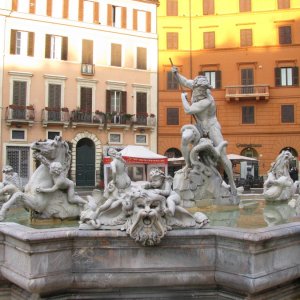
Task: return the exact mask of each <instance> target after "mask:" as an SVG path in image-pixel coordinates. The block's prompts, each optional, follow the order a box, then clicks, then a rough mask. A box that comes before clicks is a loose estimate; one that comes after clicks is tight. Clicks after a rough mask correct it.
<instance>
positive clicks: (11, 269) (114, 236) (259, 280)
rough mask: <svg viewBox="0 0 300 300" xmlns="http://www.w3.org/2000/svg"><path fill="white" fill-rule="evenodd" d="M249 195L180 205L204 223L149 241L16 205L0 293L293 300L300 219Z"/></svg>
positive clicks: (298, 292) (0, 266) (0, 255)
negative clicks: (51, 218) (42, 217)
mask: <svg viewBox="0 0 300 300" xmlns="http://www.w3.org/2000/svg"><path fill="white" fill-rule="evenodd" d="M251 197H252V198H249V199H247V197H244V198H245V199H244V200H243V201H242V205H241V206H240V207H228V206H227V207H214V206H213V205H210V206H206V207H203V206H202V207H201V205H200V207H198V208H197V207H193V208H189V210H191V211H195V210H197V209H199V210H200V211H202V212H204V213H206V214H207V215H208V216H209V217H210V220H211V221H210V224H209V225H208V226H206V227H205V228H203V229H178V230H172V231H170V232H168V233H167V235H166V236H165V237H164V238H163V240H162V241H161V243H160V244H159V245H158V246H154V247H145V246H142V245H140V244H138V243H136V242H135V241H134V240H132V239H131V238H130V237H128V236H127V234H126V233H125V232H122V231H116V230H98V231H97V230H93V231H90V230H79V229H78V222H77V221H76V220H70V221H63V222H61V221H57V222H55V223H51V224H49V222H48V221H42V222H30V220H29V213H28V212H26V211H25V210H23V209H19V208H15V209H13V210H11V211H10V212H9V215H8V219H7V222H3V223H0V271H1V285H0V299H30V297H36V298H34V299H221V300H222V299H280V300H282V299H293V300H295V299H300V219H299V217H298V215H297V214H294V213H293V211H291V210H289V209H287V208H286V203H280V204H277V206H269V205H266V204H265V203H264V201H262V200H261V199H258V198H257V197H255V196H253V195H251ZM17 219H18V223H16V220H17ZM47 222H48V223H47ZM49 227H51V228H49ZM32 299H33V298H32Z"/></svg>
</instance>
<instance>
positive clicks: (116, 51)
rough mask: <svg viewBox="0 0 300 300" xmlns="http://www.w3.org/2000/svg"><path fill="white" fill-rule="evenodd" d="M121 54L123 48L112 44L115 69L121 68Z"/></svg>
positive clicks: (112, 63)
mask: <svg viewBox="0 0 300 300" xmlns="http://www.w3.org/2000/svg"><path fill="white" fill-rule="evenodd" d="M121 52H122V46H121V45H120V44H111V63H110V64H111V65H112V66H115V67H121V62H122V58H121Z"/></svg>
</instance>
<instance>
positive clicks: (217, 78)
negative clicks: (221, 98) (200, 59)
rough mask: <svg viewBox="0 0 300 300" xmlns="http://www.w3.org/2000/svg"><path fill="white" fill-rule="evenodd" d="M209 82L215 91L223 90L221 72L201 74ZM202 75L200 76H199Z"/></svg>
mask: <svg viewBox="0 0 300 300" xmlns="http://www.w3.org/2000/svg"><path fill="white" fill-rule="evenodd" d="M201 74H203V75H204V76H206V78H207V79H208V81H209V84H210V85H211V86H212V87H213V88H214V89H219V88H221V71H204V72H201ZM199 75H200V74H199Z"/></svg>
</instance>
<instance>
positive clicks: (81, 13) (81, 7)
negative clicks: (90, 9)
mask: <svg viewBox="0 0 300 300" xmlns="http://www.w3.org/2000/svg"><path fill="white" fill-rule="evenodd" d="M83 2H84V0H79V3H78V4H79V6H78V21H80V22H82V21H83V4H84V3H83Z"/></svg>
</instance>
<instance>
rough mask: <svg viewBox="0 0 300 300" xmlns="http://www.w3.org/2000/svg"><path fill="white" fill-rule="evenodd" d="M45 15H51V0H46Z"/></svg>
mask: <svg viewBox="0 0 300 300" xmlns="http://www.w3.org/2000/svg"><path fill="white" fill-rule="evenodd" d="M47 16H48V17H51V16H52V0H47Z"/></svg>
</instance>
